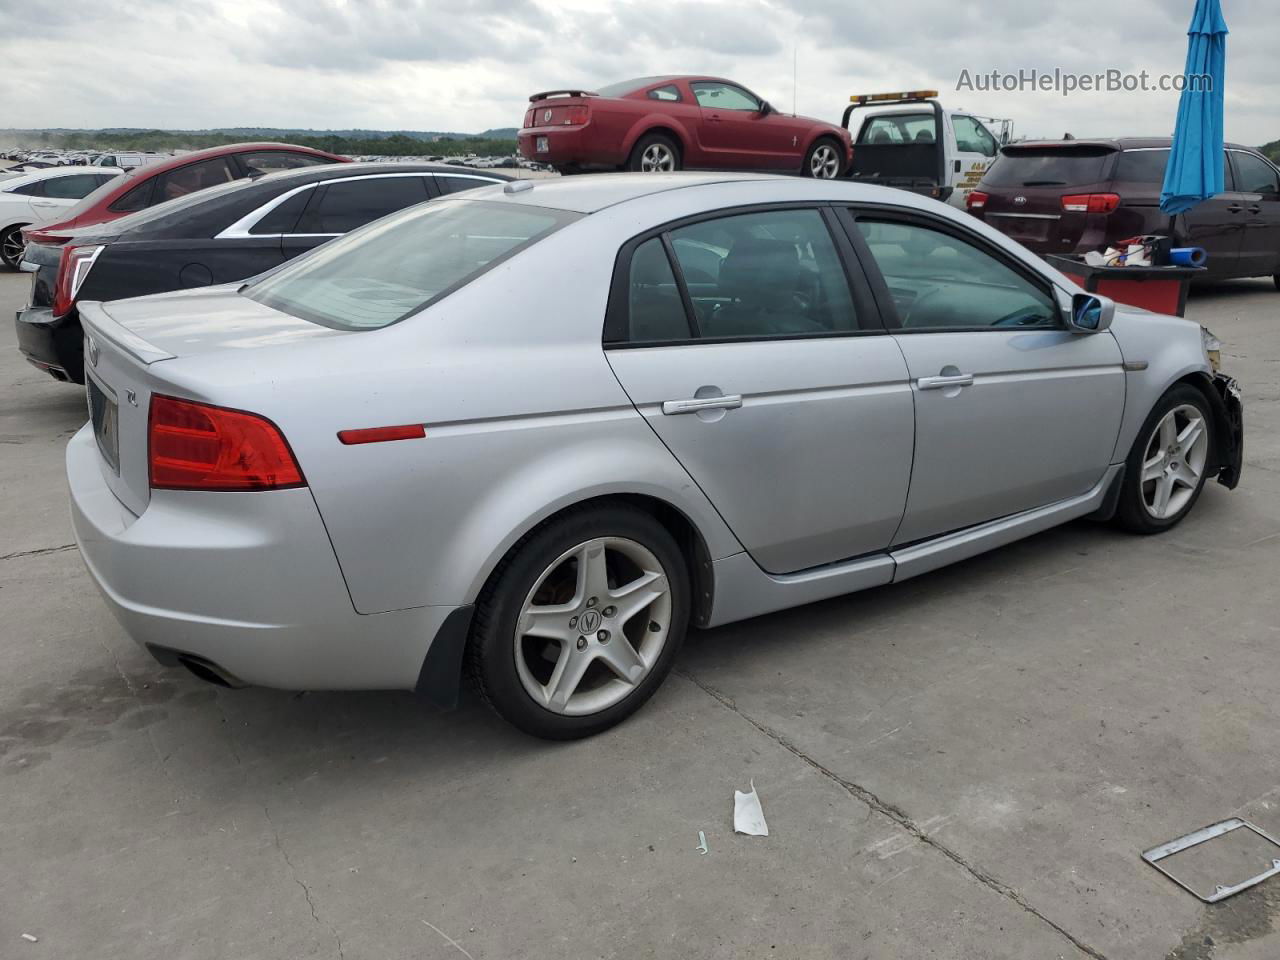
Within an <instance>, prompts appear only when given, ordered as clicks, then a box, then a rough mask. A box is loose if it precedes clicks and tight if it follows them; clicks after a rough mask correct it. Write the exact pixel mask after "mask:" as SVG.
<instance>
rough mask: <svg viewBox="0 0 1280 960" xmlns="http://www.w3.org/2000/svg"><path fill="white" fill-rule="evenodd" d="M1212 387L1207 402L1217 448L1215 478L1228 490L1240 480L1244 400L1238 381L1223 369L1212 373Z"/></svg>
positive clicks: (1242, 452) (1242, 459) (1242, 456)
mask: <svg viewBox="0 0 1280 960" xmlns="http://www.w3.org/2000/svg"><path fill="white" fill-rule="evenodd" d="M1212 383H1213V390H1212V391H1210V392H1209V401H1210V405H1211V406H1212V407H1213V419H1214V421H1215V426H1216V427H1217V430H1215V431H1214V433H1215V435H1216V436H1217V438H1218V442H1217V450H1216V451H1215V456H1214V466H1215V467H1216V469H1217V476H1218V482H1219V483H1220V484H1222V485H1223V486H1224V487H1226V488H1227V489H1228V490H1234V489H1235V488H1236V484H1238V483H1239V482H1240V470H1241V467H1242V466H1243V464H1244V403H1243V401H1242V400H1241V396H1240V384H1239V383H1238V382H1237V381H1236V380H1235V379H1234V378H1232V377H1228V376H1227V375H1226V374H1224V373H1215V374H1214V375H1213V381H1212Z"/></svg>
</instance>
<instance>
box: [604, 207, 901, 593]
mask: <svg viewBox="0 0 1280 960" xmlns="http://www.w3.org/2000/svg"><path fill="white" fill-rule="evenodd" d="M833 224H834V218H833V217H832V216H831V214H830V211H829V210H823V209H819V208H816V207H801V208H777V207H775V208H768V209H758V210H756V211H754V212H727V211H722V212H720V213H718V214H715V215H712V216H709V217H703V218H700V219H698V220H696V221H693V222H683V223H679V224H673V225H671V226H670V228H669V229H664V230H661V231H656V232H653V233H650V234H647V235H644V236H641V237H639V238H636V239H635V240H633V241H631V242H630V243H629V244H627V245H626V246H624V248H623V251H622V253H621V255H620V256H619V258H618V266H617V272H616V275H615V279H614V286H613V293H612V295H611V297H610V306H609V315H608V318H607V321H606V331H605V346H606V351H607V356H608V360H609V363H610V365H611V366H612V368H613V371H614V373H615V374H616V375H617V377H618V380H619V382H620V383H621V384H622V386H623V388H624V389H625V390H626V391H627V394H628V395H629V396H630V398H631V400H632V401H633V402H634V403H635V405H636V408H637V409H638V410H639V411H640V413H641V414H642V415H643V416H644V417H645V419H646V421H647V422H648V423H649V425H650V426H651V427H652V428H653V430H654V432H655V433H656V434H657V435H658V437H659V438H661V440H662V441H663V443H665V444H666V446H667V447H668V448H669V449H670V450H671V452H672V453H673V454H674V455H675V456H676V458H677V459H678V460H679V461H680V462H681V463H682V464H683V465H684V467H685V469H686V470H687V471H688V472H689V474H690V476H691V477H692V478H693V480H694V482H695V483H697V484H698V486H699V487H700V488H701V489H702V490H703V492H704V493H705V494H706V495H707V497H708V498H709V499H710V500H711V502H712V503H713V504H714V505H715V507H716V509H717V510H718V511H719V512H720V514H721V515H722V516H723V517H724V519H725V522H726V523H728V525H729V527H730V528H731V529H732V530H733V532H734V534H735V535H736V536H737V537H738V539H739V540H740V541H741V543H742V544H743V546H744V547H745V548H746V550H747V551H748V553H749V554H750V555H751V557H752V558H753V559H754V560H755V561H756V562H757V563H758V564H759V565H760V566H761V567H763V568H764V569H765V570H767V571H768V572H770V573H775V574H784V573H791V572H794V571H797V570H802V569H805V568H809V567H815V566H819V565H821V564H826V563H832V562H834V561H838V560H843V559H847V558H851V557H855V556H860V555H863V554H868V553H874V552H877V551H881V550H883V549H884V548H885V547H887V546H888V544H889V541H890V539H891V538H892V536H893V531H894V530H895V529H896V528H897V526H898V523H899V521H900V519H901V517H902V511H903V507H904V505H905V501H906V491H907V484H908V480H909V476H910V470H911V449H912V430H913V425H912V401H911V388H910V385H909V384H908V382H907V370H906V365H905V364H904V362H903V359H902V354H901V352H900V351H899V350H898V348H897V346H896V345H895V344H894V342H893V340H892V338H891V337H889V336H887V335H886V334H885V331H884V329H883V327H882V326H881V325H880V322H879V318H878V315H877V313H876V309H875V305H874V302H873V301H872V300H871V299H870V297H869V295H868V294H867V291H866V288H865V283H864V282H863V281H862V280H861V279H860V277H858V276H857V275H856V274H855V275H854V276H853V277H852V278H851V277H850V275H849V273H848V272H847V270H846V266H845V264H846V261H845V259H843V258H842V256H841V254H840V253H839V252H838V244H845V245H846V246H847V243H846V241H845V240H844V239H843V237H839V239H837V236H836V235H833V233H832V232H831V229H830V228H831V226H832V225H833ZM851 279H852V281H853V282H852V283H851V282H850V281H851Z"/></svg>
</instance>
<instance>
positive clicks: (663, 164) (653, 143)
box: [627, 133, 680, 173]
mask: <svg viewBox="0 0 1280 960" xmlns="http://www.w3.org/2000/svg"><path fill="white" fill-rule="evenodd" d="M627 169H628V170H633V171H635V172H637V173H671V172H673V171H675V170H679V169H680V148H679V147H678V146H677V145H676V143H675V141H673V140H672V139H671V138H670V137H667V136H663V135H662V134H660V133H650V134H647V135H646V136H643V137H641V138H640V139H639V140H638V141H636V145H635V147H634V148H633V149H632V150H631V157H630V159H628V160H627Z"/></svg>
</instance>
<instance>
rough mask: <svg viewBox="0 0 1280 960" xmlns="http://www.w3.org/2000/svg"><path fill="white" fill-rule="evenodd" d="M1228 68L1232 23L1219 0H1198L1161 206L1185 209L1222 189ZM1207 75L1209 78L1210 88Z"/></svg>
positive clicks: (1172, 210) (1189, 31)
mask: <svg viewBox="0 0 1280 960" xmlns="http://www.w3.org/2000/svg"><path fill="white" fill-rule="evenodd" d="M1226 68H1227V22H1226V21H1225V20H1223V19H1222V6H1221V4H1220V3H1219V0H1196V10H1195V13H1194V14H1192V16H1191V26H1190V27H1189V28H1188V29H1187V66H1186V69H1185V70H1184V71H1183V73H1184V74H1185V76H1186V81H1187V85H1186V86H1185V87H1184V88H1183V90H1182V99H1180V100H1179V101H1178V122H1177V125H1176V126H1175V127H1174V128H1173V149H1172V150H1170V151H1169V165H1168V166H1167V167H1166V168H1165V171H1164V189H1163V190H1162V191H1161V193H1160V209H1161V210H1163V211H1164V212H1165V213H1167V214H1170V215H1173V214H1176V213H1185V212H1186V211H1187V210H1190V209H1191V208H1192V207H1194V206H1195V205H1196V204H1197V203H1199V202H1200V201H1201V200H1207V199H1208V198H1209V197H1212V196H1215V195H1216V194H1219V193H1221V192H1222V191H1223V189H1224V187H1225V184H1224V183H1223V171H1222V163H1223V153H1222V90H1223V85H1224V81H1225V78H1226ZM1203 77H1208V78H1209V89H1204V87H1205V86H1206V84H1205V82H1204V80H1203V79H1202V78H1203Z"/></svg>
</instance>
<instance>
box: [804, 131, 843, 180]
mask: <svg viewBox="0 0 1280 960" xmlns="http://www.w3.org/2000/svg"><path fill="white" fill-rule="evenodd" d="M819 151H824V154H823V156H824V157H825V156H826V155H827V154H828V153H831V154H834V156H833V157H832V159H831V160H829V161H827V162H826V163H824V164H822V166H823V169H824V171H831V172H822V173H819V172H818V170H817V169H816V168H817V167H818V166H819V163H818V162H817V157H818V154H819ZM833 163H834V167H833V166H831V164H833ZM800 173H801V174H802V175H803V176H806V177H815V178H818V179H822V180H834V179H835V178H836V177H838V176H840V174H842V173H844V148H843V147H842V146H841V145H840V143H839V141H837V140H835V139H833V138H831V137H819V138H818V139H817V140H815V141H813V144H812V145H811V146H810V147H809V149H808V151H807V152H806V153H805V155H804V166H802V167H801V168H800Z"/></svg>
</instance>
